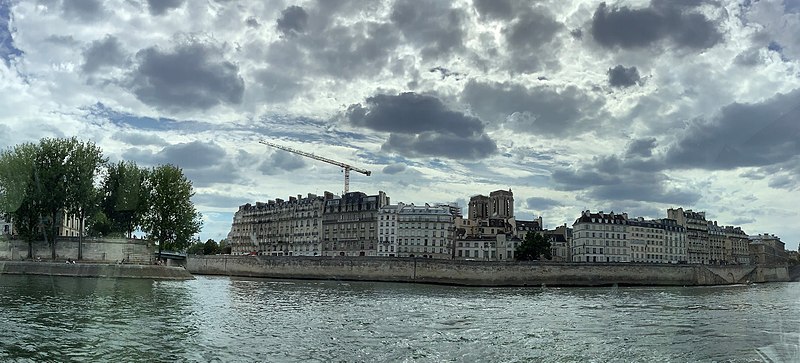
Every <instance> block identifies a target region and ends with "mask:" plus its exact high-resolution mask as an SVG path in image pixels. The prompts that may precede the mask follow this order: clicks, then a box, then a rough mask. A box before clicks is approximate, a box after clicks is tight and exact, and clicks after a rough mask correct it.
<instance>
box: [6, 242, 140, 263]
mask: <svg viewBox="0 0 800 363" xmlns="http://www.w3.org/2000/svg"><path fill="white" fill-rule="evenodd" d="M37 257H38V258H41V259H43V260H49V259H50V258H51V257H52V255H51V252H50V246H49V245H48V244H47V243H46V242H44V241H36V242H33V258H37ZM27 258H28V243H27V242H25V241H20V240H0V259H2V260H14V261H19V260H21V259H27ZM56 258H57V259H59V260H66V259H73V260H76V259H78V238H74V237H61V238H59V239H58V241H57V242H56ZM83 260H87V261H106V262H116V261H125V262H130V263H151V262H152V260H153V247H152V246H148V244H147V241H145V240H140V239H125V238H102V239H93V238H84V240H83Z"/></svg>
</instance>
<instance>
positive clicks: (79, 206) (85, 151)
mask: <svg viewBox="0 0 800 363" xmlns="http://www.w3.org/2000/svg"><path fill="white" fill-rule="evenodd" d="M75 141H76V143H75V144H74V145H73V149H72V152H71V154H70V156H69V159H68V161H67V175H66V180H67V183H66V188H67V206H66V207H67V208H66V211H67V213H69V214H71V215H74V216H77V217H78V226H79V232H78V259H82V258H83V232H84V229H85V228H84V227H85V225H84V223H85V222H86V218H87V217H88V216H91V215H92V214H93V213H94V212H95V211H96V210H97V209H98V203H99V193H98V192H97V187H96V186H95V179H96V176H98V175H99V173H100V168H101V167H102V166H103V165H105V164H106V163H107V162H108V159H107V158H105V157H103V151H102V150H101V149H100V148H99V147H97V145H95V144H94V143H92V142H83V143H82V142H77V140H75Z"/></svg>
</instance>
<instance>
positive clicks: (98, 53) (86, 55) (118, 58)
mask: <svg viewBox="0 0 800 363" xmlns="http://www.w3.org/2000/svg"><path fill="white" fill-rule="evenodd" d="M127 57H128V56H127V54H126V53H125V51H124V50H123V49H122V44H121V43H120V42H119V40H118V39H117V38H116V37H114V36H113V35H106V37H105V38H103V39H101V40H95V41H93V42H92V44H91V45H89V48H87V49H85V50H84V51H83V67H82V69H83V72H84V73H94V72H96V71H98V70H100V69H102V68H104V67H113V66H120V65H123V64H124V63H125V62H126V60H127Z"/></svg>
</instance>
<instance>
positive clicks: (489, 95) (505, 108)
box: [461, 80, 604, 136]
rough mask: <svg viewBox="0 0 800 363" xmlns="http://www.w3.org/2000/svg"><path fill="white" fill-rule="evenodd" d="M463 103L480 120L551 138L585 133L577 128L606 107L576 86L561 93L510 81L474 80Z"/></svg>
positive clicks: (545, 87)
mask: <svg viewBox="0 0 800 363" xmlns="http://www.w3.org/2000/svg"><path fill="white" fill-rule="evenodd" d="M461 101H462V102H464V103H467V104H469V105H470V106H471V109H472V110H473V112H475V113H476V114H477V115H478V116H479V117H480V118H481V119H484V120H488V121H490V122H497V123H505V125H506V126H508V127H510V128H512V129H514V130H516V131H521V132H527V133H532V134H538V135H548V136H564V135H568V134H570V133H575V132H581V130H586V128H581V127H578V126H579V125H580V124H581V123H583V122H586V121H589V120H594V119H598V120H599V119H600V118H599V117H598V115H597V112H601V111H602V108H603V105H604V102H603V101H602V100H600V99H595V98H592V97H589V96H588V95H587V94H586V93H584V92H583V91H581V90H580V89H578V88H577V87H574V86H569V87H566V88H564V89H560V90H558V89H555V88H553V87H549V86H534V87H531V88H526V87H524V86H521V85H519V84H513V83H507V82H504V83H496V82H495V83H482V82H478V81H475V80H471V81H470V82H469V83H467V85H466V86H465V87H464V90H463V91H462V93H461ZM596 122H600V121H596ZM594 128H596V127H593V128H592V129H594Z"/></svg>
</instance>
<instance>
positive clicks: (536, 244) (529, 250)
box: [514, 232, 553, 261]
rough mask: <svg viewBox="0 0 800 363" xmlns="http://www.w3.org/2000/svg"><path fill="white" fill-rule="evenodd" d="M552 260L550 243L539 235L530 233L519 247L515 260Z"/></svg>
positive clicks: (515, 253)
mask: <svg viewBox="0 0 800 363" xmlns="http://www.w3.org/2000/svg"><path fill="white" fill-rule="evenodd" d="M542 257H544V258H546V259H548V260H549V259H552V258H553V257H552V256H551V253H550V241H548V240H547V238H546V237H545V236H543V235H541V234H539V233H535V232H528V234H526V235H525V240H524V241H523V242H522V243H520V244H519V246H517V249H516V251H515V252H514V258H515V259H517V260H520V261H531V260H538V259H540V258H542Z"/></svg>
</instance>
